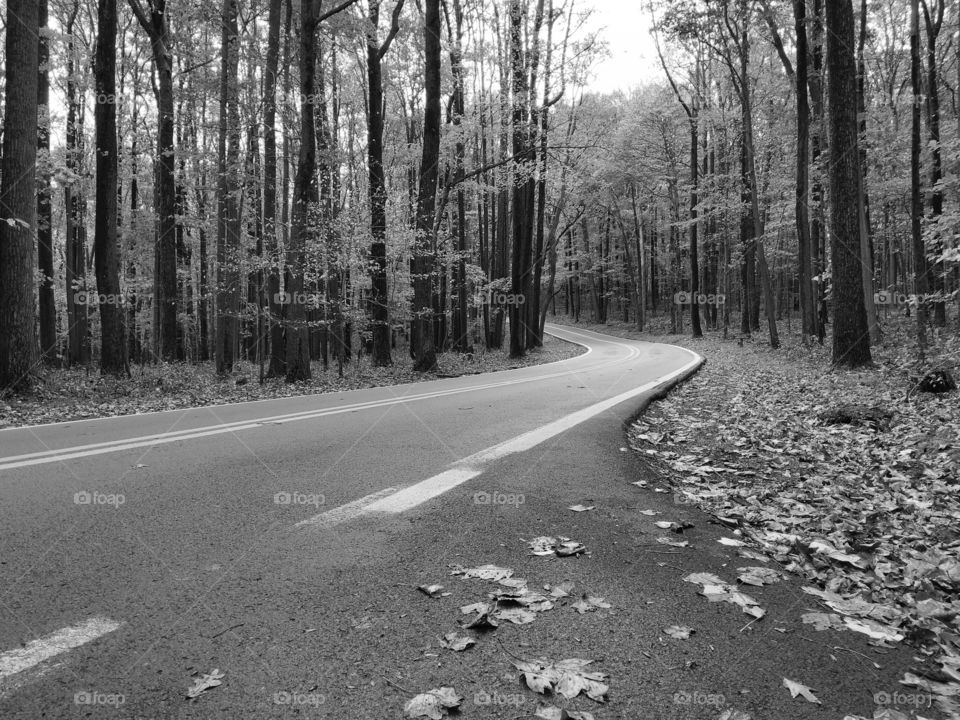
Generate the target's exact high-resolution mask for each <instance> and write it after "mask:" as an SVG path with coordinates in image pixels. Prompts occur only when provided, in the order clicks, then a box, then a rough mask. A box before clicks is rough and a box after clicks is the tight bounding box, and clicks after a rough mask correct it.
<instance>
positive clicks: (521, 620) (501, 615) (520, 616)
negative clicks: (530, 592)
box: [495, 608, 537, 625]
mask: <svg viewBox="0 0 960 720" xmlns="http://www.w3.org/2000/svg"><path fill="white" fill-rule="evenodd" d="M495 617H496V618H497V619H498V620H505V621H507V622H511V623H513V624H514V625H528V624H529V623H532V622H533V621H534V620H536V619H537V616H536V615H535V614H533V613H532V612H530V611H529V610H527V609H525V608H508V609H506V610H498V611H497V612H496V615H495Z"/></svg>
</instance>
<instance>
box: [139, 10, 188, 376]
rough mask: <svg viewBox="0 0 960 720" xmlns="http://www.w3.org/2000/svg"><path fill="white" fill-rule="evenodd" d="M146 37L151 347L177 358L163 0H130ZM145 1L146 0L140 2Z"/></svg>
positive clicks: (169, 55) (169, 57)
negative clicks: (151, 150) (152, 139)
mask: <svg viewBox="0 0 960 720" xmlns="http://www.w3.org/2000/svg"><path fill="white" fill-rule="evenodd" d="M128 2H129V4H130V9H131V10H132V11H133V14H134V15H135V16H136V18H137V21H138V22H139V23H140V26H141V27H142V28H143V30H144V32H146V33H147V36H148V37H149V38H150V45H151V48H152V50H153V65H154V70H155V71H156V84H155V86H154V87H155V94H156V101H157V115H158V132H157V165H156V167H157V174H156V199H157V216H158V217H157V234H156V243H155V258H154V283H153V302H154V318H155V320H156V322H155V324H154V350H155V352H156V355H157V356H158V357H159V358H161V359H163V360H175V359H176V358H177V350H178V348H177V243H176V225H177V217H176V212H177V210H176V203H177V186H176V176H175V168H176V164H175V161H174V144H173V138H174V106H173V50H172V47H171V42H172V38H171V36H170V19H169V9H168V7H167V0H128ZM143 2H146V3H147V6H146V7H144V5H143Z"/></svg>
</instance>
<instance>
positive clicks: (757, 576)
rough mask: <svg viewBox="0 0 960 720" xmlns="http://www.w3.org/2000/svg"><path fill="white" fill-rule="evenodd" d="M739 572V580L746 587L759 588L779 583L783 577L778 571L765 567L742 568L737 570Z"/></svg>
mask: <svg viewBox="0 0 960 720" xmlns="http://www.w3.org/2000/svg"><path fill="white" fill-rule="evenodd" d="M737 572H738V573H740V574H739V575H738V576H737V580H739V581H740V582H742V583H744V584H745V585H756V586H758V587H763V586H764V585H772V584H773V583H775V582H779V581H780V577H781V576H780V573H778V572H777V571H776V570H773V569H771V568H764V567H742V568H737Z"/></svg>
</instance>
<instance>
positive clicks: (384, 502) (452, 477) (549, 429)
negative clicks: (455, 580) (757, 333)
mask: <svg viewBox="0 0 960 720" xmlns="http://www.w3.org/2000/svg"><path fill="white" fill-rule="evenodd" d="M671 347H675V346H671ZM680 349H682V350H685V351H686V352H688V353H690V354H691V355H693V356H694V359H693V360H691V361H690V362H689V363H687V364H686V365H684V366H683V367H682V368H680V369H679V370H675V371H673V372H672V373H670V374H669V375H666V376H664V377H661V378H658V379H657V380H653V381H651V382H648V383H646V384H644V385H641V386H639V387H636V388H634V389H633V390H628V391H627V392H625V393H621V394H620V395H616V396H614V397H612V398H609V399H607V400H602V401H601V402H598V403H595V404H593V405H591V406H589V407H586V408H584V409H583V410H578V411H577V412H574V413H571V414H570V415H567V416H566V417H562V418H560V419H559V420H555V421H553V422H552V423H548V424H546V425H544V426H542V427H539V428H537V429H536V430H531V431H530V432H527V433H524V434H523V435H518V436H517V437H515V438H511V439H510V440H507V441H505V442H502V443H499V444H497V445H493V446H491V447H489V448H486V449H485V450H481V451H480V452H478V453H474V454H473V455H469V456H467V457H465V458H463V459H462V460H460V461H459V462H457V463H454V465H453V466H452V467H451V468H449V469H448V470H445V471H443V472H442V473H440V474H438V475H434V476H433V477H430V478H427V479H426V480H423V481H421V482H419V483H417V484H415V485H411V486H409V487H407V488H404V489H403V490H401V491H399V492H397V493H395V494H393V495H388V496H387V497H384V498H383V499H381V500H378V501H377V502H374V503H371V504H369V505H367V506H366V507H365V508H364V509H363V510H362V514H370V513H387V514H396V513H401V512H404V511H405V510H410V509H412V508H414V507H416V506H418V505H420V504H422V503H424V502H426V501H427V500H431V499H432V498H435V497H437V496H439V495H442V494H443V493H445V492H447V491H448V490H452V489H453V488H455V487H457V486H458V485H462V484H463V483H465V482H467V481H468V480H472V479H473V478H475V477H477V476H478V475H480V474H482V473H483V468H484V466H485V465H489V464H490V463H492V462H494V461H495V460H499V459H501V458H504V457H506V456H507V455H513V454H515V453H520V452H524V451H526V450H530V449H531V448H534V447H536V446H537V445H539V444H540V443H542V442H544V441H546V440H549V439H550V438H552V437H555V436H557V435H559V434H560V433H563V432H566V431H567V430H569V429H570V428H572V427H574V426H576V425H579V424H580V423H582V422H585V421H586V420H589V419H590V418H592V417H595V416H596V415H599V414H600V413H602V412H605V411H606V410H609V409H610V408H612V407H614V406H616V405H619V404H620V403H622V402H625V401H626V400H629V399H631V398H634V397H636V396H637V395H642V394H643V393H645V392H647V391H649V390H653V389H655V388H657V387H659V386H661V385H666V384H667V383H669V382H671V381H672V380H673V379H674V378H677V377H679V376H681V375H683V374H684V373H686V372H688V371H689V370H691V369H692V368H694V367H696V366H697V365H699V364H700V363H701V362H703V358H702V357H701V356H700V355H698V354H697V353H695V352H693V351H692V350H687V349H686V348H680Z"/></svg>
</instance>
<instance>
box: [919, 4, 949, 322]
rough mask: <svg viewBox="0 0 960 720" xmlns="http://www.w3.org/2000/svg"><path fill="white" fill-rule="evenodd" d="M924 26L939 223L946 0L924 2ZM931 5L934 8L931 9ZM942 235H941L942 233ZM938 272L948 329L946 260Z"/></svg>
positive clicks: (936, 304)
mask: <svg viewBox="0 0 960 720" xmlns="http://www.w3.org/2000/svg"><path fill="white" fill-rule="evenodd" d="M920 4H921V6H922V7H923V20H924V27H925V28H926V31H927V33H926V34H927V88H926V90H927V127H928V128H929V130H930V220H931V221H932V223H933V224H935V225H936V224H937V223H938V222H939V220H940V217H941V216H942V215H943V189H942V188H941V187H940V186H939V183H940V179H941V178H942V177H943V160H942V153H941V149H940V80H939V76H940V73H939V71H938V65H937V41H938V40H939V38H940V30H941V29H942V28H943V14H944V6H945V4H944V1H943V0H921V3H920ZM931 5H932V6H933V9H932V10H931ZM938 235H940V233H938ZM935 250H936V252H937V254H938V255H939V254H940V253H942V252H943V242H942V241H941V240H939V238H938V239H937V240H936V242H935ZM933 265H934V269H935V273H934V275H933V277H932V281H933V286H934V290H936V291H937V298H936V299H935V300H934V301H933V324H934V325H936V326H937V327H944V326H945V325H946V324H947V304H946V302H944V298H943V295H945V294H946V290H947V286H946V273H945V272H944V267H943V261H940V260H936V261H934V264H933Z"/></svg>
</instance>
